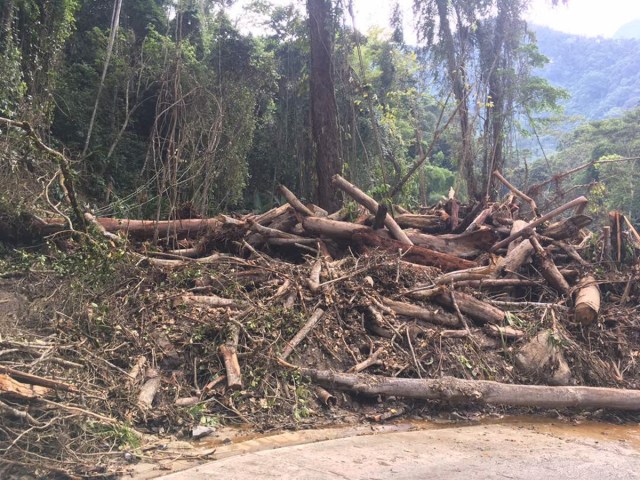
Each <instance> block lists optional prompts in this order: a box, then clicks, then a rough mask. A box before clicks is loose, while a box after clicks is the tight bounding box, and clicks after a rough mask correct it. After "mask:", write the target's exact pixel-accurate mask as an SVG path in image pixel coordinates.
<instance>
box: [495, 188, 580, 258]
mask: <svg viewBox="0 0 640 480" xmlns="http://www.w3.org/2000/svg"><path fill="white" fill-rule="evenodd" d="M587 203H589V200H587V198H586V197H578V198H576V199H573V200H571V201H570V202H568V203H565V204H564V205H562V206H560V207H558V208H556V209H555V210H552V211H550V212H549V213H547V214H545V215H543V216H541V217H540V218H538V219H536V220H534V221H533V222H531V223H530V224H529V229H534V228H536V227H537V226H538V225H541V224H543V223H544V222H546V221H547V220H551V219H552V218H555V217H557V216H558V215H560V214H561V213H563V212H566V211H567V210H569V209H571V208H576V207H580V206H581V205H586V204H587ZM527 230H528V229H522V230H519V231H517V232H515V233H513V234H511V235H509V236H508V237H507V238H505V239H504V240H502V241H500V242H498V243H496V244H495V245H494V246H493V247H492V248H491V252H495V251H496V250H498V249H500V248H502V247H505V246H507V245H509V244H510V243H511V242H513V241H514V240H515V239H516V238H520V237H521V236H522V235H524V234H525V233H526V232H527Z"/></svg>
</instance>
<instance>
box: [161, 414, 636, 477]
mask: <svg viewBox="0 0 640 480" xmlns="http://www.w3.org/2000/svg"><path fill="white" fill-rule="evenodd" d="M616 428H618V427H613V426H611V427H609V426H607V425H601V426H600V427H598V430H597V431H593V430H589V431H588V432H587V433H585V431H584V430H581V429H579V428H577V429H572V428H571V426H570V425H569V426H566V425H565V426H564V427H563V428H560V429H555V430H554V429H553V428H551V429H550V428H540V426H539V425H537V426H529V427H527V426H521V425H520V426H519V425H476V426H466V427H456V428H446V429H429V430H420V431H405V432H393V433H385V434H377V435H368V436H357V437H350V438H339V439H334V440H328V441H322V442H317V443H310V444H304V445H297V446H288V447H283V448H278V449H275V450H262V451H257V452H250V453H244V454H240V455H236V456H231V457H228V458H223V459H221V460H218V461H214V462H211V463H208V464H205V465H201V466H198V467H195V468H191V469H189V470H185V471H182V472H177V473H173V474H171V475H167V476H164V477H162V479H163V480H204V479H219V478H224V479H225V480H234V479H238V480H241V479H281V478H286V479H308V480H336V479H341V480H344V479H348V480H364V479H367V480H374V479H381V480H382V479H394V480H403V479H406V480H409V479H416V480H417V479H420V480H423V479H432V480H438V479H443V480H444V479H447V480H451V479H453V480H455V479H464V480H468V479H470V478H474V479H476V478H477V479H523V480H524V479H532V480H533V479H535V480H538V479H546V478H553V479H554V480H558V479H581V480H590V479H593V480H601V479H634V478H639V479H640V432H638V431H637V429H634V430H633V431H634V432H637V433H638V435H637V436H636V435H631V436H629V435H626V434H625V435H623V436H622V437H621V436H620V435H618V434H617V433H616Z"/></svg>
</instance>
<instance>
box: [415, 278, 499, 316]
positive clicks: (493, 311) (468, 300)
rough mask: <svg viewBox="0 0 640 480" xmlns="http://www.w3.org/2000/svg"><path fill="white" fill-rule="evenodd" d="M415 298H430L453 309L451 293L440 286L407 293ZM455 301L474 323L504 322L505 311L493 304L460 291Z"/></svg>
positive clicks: (456, 294) (456, 293)
mask: <svg viewBox="0 0 640 480" xmlns="http://www.w3.org/2000/svg"><path fill="white" fill-rule="evenodd" d="M408 296H410V297H411V298H415V299H416V300H432V301H434V302H436V303H438V304H440V305H442V306H445V307H447V308H449V309H453V308H454V305H453V302H452V301H451V294H450V293H449V291H448V289H443V288H442V287H441V288H439V289H436V290H435V291H434V290H431V291H429V290H426V291H418V292H411V293H409V294H408ZM455 296H456V303H457V304H458V307H459V308H460V311H461V312H462V313H464V314H465V315H466V316H468V317H469V318H471V319H473V320H474V321H475V322H476V323H478V324H480V325H484V324H485V323H490V324H495V325H499V324H502V323H503V322H504V318H505V313H504V312H503V311H502V310H500V309H499V308H497V307H494V306H493V305H489V304H488V303H486V302H483V301H482V300H478V299H477V298H475V297H473V296H471V295H469V294H467V293H462V292H455Z"/></svg>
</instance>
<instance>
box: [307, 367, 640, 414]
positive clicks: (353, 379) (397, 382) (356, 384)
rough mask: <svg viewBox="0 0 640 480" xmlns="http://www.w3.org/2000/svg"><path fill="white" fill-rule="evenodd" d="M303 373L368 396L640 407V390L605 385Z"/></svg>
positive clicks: (524, 404)
mask: <svg viewBox="0 0 640 480" xmlns="http://www.w3.org/2000/svg"><path fill="white" fill-rule="evenodd" d="M299 371H300V373H301V374H302V375H305V376H307V377H309V378H310V379H311V380H312V381H314V382H316V383H318V384H320V385H323V386H325V387H327V388H332V389H338V390H345V391H349V392H353V393H357V394H362V395H368V396H372V397H374V396H377V395H384V396H395V397H405V398H415V399H422V400H439V401H443V402H448V403H454V404H455V403H472V404H479V405H505V406H513V407H537V408H579V409H586V408H606V409H612V410H628V411H638V410H640V390H622V389H617V388H601V387H546V386H540V385H508V384H503V383H498V382H492V381H488V380H461V379H458V378H453V377H443V378H440V379H435V380H431V379H419V378H395V377H382V376H377V375H366V374H348V373H337V372H332V371H329V370H314V369H310V368H300V369H299Z"/></svg>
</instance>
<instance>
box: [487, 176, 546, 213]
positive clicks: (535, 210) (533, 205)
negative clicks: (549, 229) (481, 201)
mask: <svg viewBox="0 0 640 480" xmlns="http://www.w3.org/2000/svg"><path fill="white" fill-rule="evenodd" d="M493 176H494V177H496V178H497V179H498V180H500V181H501V182H502V183H503V185H504V186H505V187H507V188H508V189H509V190H511V193H513V194H514V195H515V196H516V197H518V198H520V199H522V200H524V201H525V202H527V203H528V204H529V206H530V207H531V211H532V212H533V214H534V215H535V216H536V217H539V216H540V213H539V212H538V206H537V205H536V202H535V201H534V200H533V198H531V197H530V196H528V195H526V194H525V193H522V192H521V191H520V190H518V189H517V188H516V187H514V186H513V185H511V183H509V181H508V180H507V179H506V178H504V177H503V176H502V174H501V173H500V172H499V171H498V170H495V171H494V172H493Z"/></svg>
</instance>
